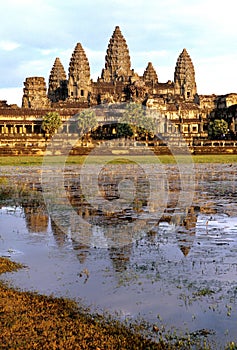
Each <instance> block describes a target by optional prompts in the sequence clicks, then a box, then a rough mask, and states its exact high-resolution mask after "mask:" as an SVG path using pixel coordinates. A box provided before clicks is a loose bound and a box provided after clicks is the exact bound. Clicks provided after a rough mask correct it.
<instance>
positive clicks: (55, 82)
mask: <svg viewBox="0 0 237 350" xmlns="http://www.w3.org/2000/svg"><path fill="white" fill-rule="evenodd" d="M48 98H49V99H50V100H51V101H52V102H58V101H64V100H65V99H66V98H67V76H66V72H65V70H64V67H63V65H62V63H61V61H60V59H59V58H58V57H57V58H56V59H55V62H54V65H53V68H52V70H51V72H50V76H49V87H48Z"/></svg>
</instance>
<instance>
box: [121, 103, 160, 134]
mask: <svg viewBox="0 0 237 350" xmlns="http://www.w3.org/2000/svg"><path fill="white" fill-rule="evenodd" d="M119 123H122V124H123V123H124V124H125V123H126V124H128V125H129V126H130V128H131V130H132V132H133V136H135V134H137V135H138V136H139V137H142V136H145V137H146V139H147V138H148V137H149V136H154V133H155V130H156V122H155V118H154V117H153V116H152V114H150V113H149V112H148V111H147V110H146V109H145V108H144V107H143V106H142V105H141V104H137V103H129V104H128V105H127V106H126V108H125V111H124V113H123V115H122V117H121V118H120V120H119Z"/></svg>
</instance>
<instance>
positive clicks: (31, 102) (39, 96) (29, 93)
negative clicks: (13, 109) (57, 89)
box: [22, 77, 50, 109]
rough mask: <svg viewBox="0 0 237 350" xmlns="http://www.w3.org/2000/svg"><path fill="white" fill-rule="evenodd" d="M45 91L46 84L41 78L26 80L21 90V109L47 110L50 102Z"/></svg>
mask: <svg viewBox="0 0 237 350" xmlns="http://www.w3.org/2000/svg"><path fill="white" fill-rule="evenodd" d="M46 91H47V88H46V83H45V79H44V78H43V77H29V78H26V80H25V82H24V89H23V93H24V94H23V97H22V108H34V109H42V108H49V107H50V101H49V99H48V97H47V94H46Z"/></svg>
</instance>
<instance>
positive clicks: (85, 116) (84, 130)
mask: <svg viewBox="0 0 237 350" xmlns="http://www.w3.org/2000/svg"><path fill="white" fill-rule="evenodd" d="M77 125H78V129H79V133H80V136H81V137H83V136H84V135H87V134H88V133H90V131H91V130H93V129H95V128H96V127H97V126H98V121H97V118H96V115H95V112H94V111H92V110H90V109H88V110H87V109H85V110H84V111H82V112H80V113H79V114H78V116H77Z"/></svg>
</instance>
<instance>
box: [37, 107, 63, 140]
mask: <svg viewBox="0 0 237 350" xmlns="http://www.w3.org/2000/svg"><path fill="white" fill-rule="evenodd" d="M61 125H62V120H61V117H60V115H59V114H58V113H57V112H49V113H47V114H46V115H44V116H43V121H42V125H41V128H42V130H44V132H45V133H46V134H50V135H52V134H54V133H55V132H56V131H57V130H58V128H59V127H60V126H61Z"/></svg>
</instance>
